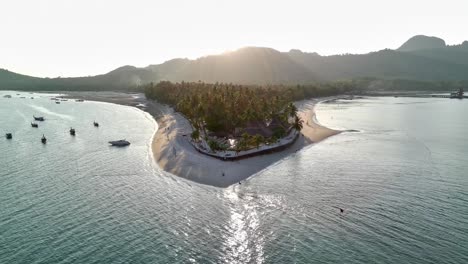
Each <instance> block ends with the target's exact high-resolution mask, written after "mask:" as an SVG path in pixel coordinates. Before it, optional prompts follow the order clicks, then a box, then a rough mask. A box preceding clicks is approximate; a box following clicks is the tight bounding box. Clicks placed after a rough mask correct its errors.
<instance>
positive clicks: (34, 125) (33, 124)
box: [31, 122, 39, 127]
mask: <svg viewBox="0 0 468 264" xmlns="http://www.w3.org/2000/svg"><path fill="white" fill-rule="evenodd" d="M31 126H32V127H39V125H38V124H37V123H33V122H31Z"/></svg>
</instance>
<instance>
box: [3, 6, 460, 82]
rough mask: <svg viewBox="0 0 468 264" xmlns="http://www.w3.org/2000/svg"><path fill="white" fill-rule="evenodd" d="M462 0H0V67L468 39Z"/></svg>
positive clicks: (74, 70) (41, 73)
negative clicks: (419, 37)
mask: <svg viewBox="0 0 468 264" xmlns="http://www.w3.org/2000/svg"><path fill="white" fill-rule="evenodd" d="M467 10H468V1H466V0H445V1H430V0H429V1H427V0H426V1H420V0H414V1H410V0H404V1H403V0H393V1H378V0H352V1H351V0H342V1H338V0H315V1H314V0H308V1H307V0H288V1H275V0H269V1H266V0H265V1H264V0H257V1H255V0H235V1H224V0H196V1H195V0H192V1H189V0H166V1H159V0H153V1H151V0H131V1H130V0H30V1H26V0H0V68H3V69H8V70H10V71H14V72H18V73H22V74H27V75H32V76H38V77H58V76H62V77H72V76H88V75H96V74H103V73H106V72H109V71H111V70H113V69H115V68H117V67H120V66H123V65H134V66H137V67H144V66H147V65H150V64H159V63H162V62H164V61H166V60H169V59H172V58H191V59H194V58H198V57H201V56H205V55H209V54H218V53H222V52H225V51H231V50H236V49H238V48H241V47H245V46H260V47H271V48H274V49H276V50H280V51H289V50H290V49H300V50H302V51H307V52H318V53H319V54H321V55H333V54H343V53H355V54H356V53H368V52H371V51H377V50H381V49H384V48H391V49H396V48H398V47H399V46H400V45H401V44H402V43H403V42H405V41H406V40H407V39H409V38H410V37H412V36H414V35H419V34H423V35H429V36H437V37H440V38H443V39H444V40H445V41H446V42H447V44H450V45H453V44H459V43H461V42H463V41H464V40H467V39H468V30H467V27H466V26H467V25H468V16H467V15H466V12H467Z"/></svg>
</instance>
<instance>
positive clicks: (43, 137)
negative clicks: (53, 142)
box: [41, 134, 47, 144]
mask: <svg viewBox="0 0 468 264" xmlns="http://www.w3.org/2000/svg"><path fill="white" fill-rule="evenodd" d="M41 142H42V144H45V143H47V138H46V137H45V136H44V134H43V135H42V138H41Z"/></svg>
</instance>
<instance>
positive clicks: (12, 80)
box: [0, 35, 468, 91]
mask: <svg viewBox="0 0 468 264" xmlns="http://www.w3.org/2000/svg"><path fill="white" fill-rule="evenodd" d="M367 77H370V78H381V79H389V80H392V79H408V80H420V81H462V80H467V79H468V42H467V41H464V42H463V43H461V44H459V45H453V46H449V45H446V44H445V41H444V40H442V39H439V38H436V37H427V36H422V35H418V36H414V37H412V38H410V39H409V40H408V41H406V42H405V43H403V44H402V45H401V46H400V48H398V49H395V50H391V49H384V50H380V51H375V52H370V53H366V54H344V55H330V56H321V55H319V54H318V53H315V52H303V51H300V50H297V49H292V50H290V51H288V52H280V51H277V50H275V49H272V48H268V47H243V48H240V49H238V50H236V51H232V52H227V53H222V54H218V55H208V56H203V57H200V58H197V59H194V60H191V59H186V58H185V59H184V58H176V59H172V60H168V61H166V62H164V63H161V64H153V65H148V66H146V67H142V68H138V67H135V66H131V65H126V66H122V67H119V68H117V69H114V70H112V71H110V72H108V73H105V74H100V75H96V76H89V77H69V78H38V77H33V76H27V75H21V74H17V73H13V72H10V71H8V70H0V89H4V90H5V89H10V90H17V89H26V90H28V89H30V90H34V89H35V90H64V91H66V90H134V89H137V88H138V87H139V86H141V85H143V84H145V83H150V82H158V81H163V80H168V81H173V82H181V81H189V82H190V81H204V82H225V83H239V84H262V85H263V84H307V83H314V82H326V81H333V80H346V79H355V78H367Z"/></svg>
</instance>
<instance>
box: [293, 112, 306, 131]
mask: <svg viewBox="0 0 468 264" xmlns="http://www.w3.org/2000/svg"><path fill="white" fill-rule="evenodd" d="M303 124H304V121H303V120H302V119H301V118H300V117H299V116H297V115H296V116H295V117H294V124H293V126H292V127H293V128H294V129H296V130H297V131H301V130H302V128H303V127H304V126H303Z"/></svg>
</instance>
